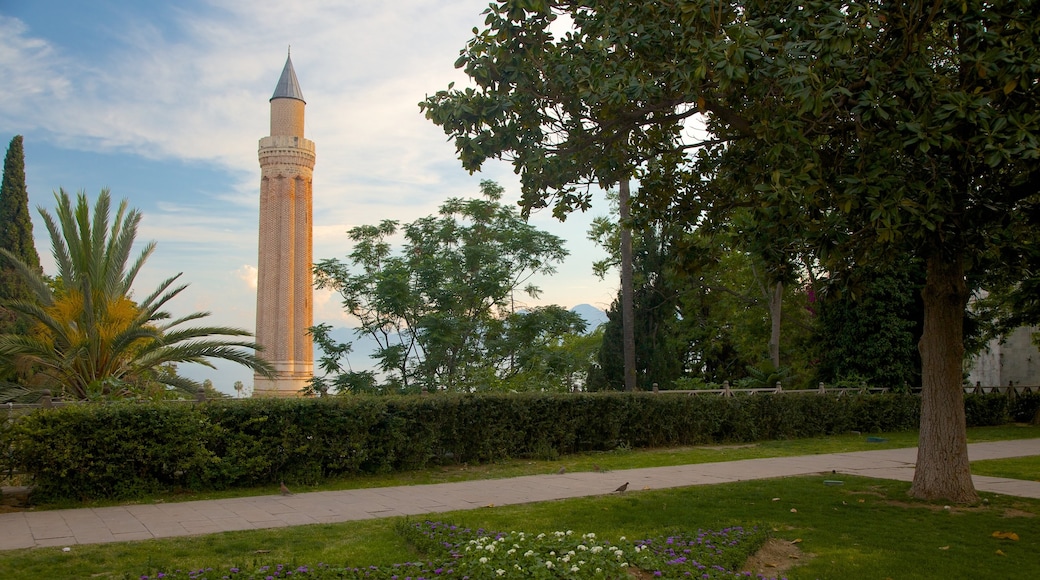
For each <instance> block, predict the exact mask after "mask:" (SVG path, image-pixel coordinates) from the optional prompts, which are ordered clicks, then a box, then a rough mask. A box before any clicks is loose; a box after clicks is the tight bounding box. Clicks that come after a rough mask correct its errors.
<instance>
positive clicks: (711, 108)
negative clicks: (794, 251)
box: [420, 0, 1040, 502]
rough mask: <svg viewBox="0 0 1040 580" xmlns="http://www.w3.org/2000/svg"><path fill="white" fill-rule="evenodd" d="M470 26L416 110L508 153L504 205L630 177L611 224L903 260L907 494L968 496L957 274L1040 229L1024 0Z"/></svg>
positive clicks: (561, 0) (607, 15)
mask: <svg viewBox="0 0 1040 580" xmlns="http://www.w3.org/2000/svg"><path fill="white" fill-rule="evenodd" d="M475 32H476V34H475V36H474V38H473V39H472V40H470V42H469V43H468V44H467V46H466V47H465V49H463V51H462V54H461V57H460V58H459V60H458V61H457V63H456V64H457V66H460V67H463V68H464V69H465V71H466V73H467V75H468V76H469V77H470V79H472V81H473V83H474V86H472V87H467V88H464V89H454V88H452V87H449V88H448V89H447V90H444V91H440V92H438V93H436V94H434V95H433V96H431V97H429V98H427V99H426V100H425V101H424V102H422V103H420V106H421V107H422V109H423V110H424V111H425V113H426V115H427V117H428V118H430V119H431V120H432V121H433V122H434V123H437V124H438V125H441V126H442V127H443V128H444V130H445V131H446V132H447V133H448V134H449V135H451V136H453V137H455V143H456V147H457V149H458V152H459V157H460V159H461V161H462V163H463V166H464V167H465V168H467V169H469V170H471V171H472V170H477V169H479V168H480V166H481V164H482V163H483V162H484V161H485V160H487V159H489V158H507V159H510V160H511V161H512V162H513V163H514V165H515V168H516V170H517V172H518V173H519V174H520V177H521V181H522V186H523V192H522V199H521V204H522V205H524V206H525V207H527V208H536V207H543V206H547V205H549V204H553V205H554V206H555V211H556V212H557V213H558V214H560V215H563V214H565V213H566V212H567V211H569V210H571V209H574V208H582V207H587V205H588V200H589V196H590V193H589V191H588V187H587V186H588V184H596V183H598V184H600V185H610V184H613V183H618V182H619V181H620V180H621V179H623V178H625V177H629V176H632V177H634V178H636V179H638V180H639V181H640V184H641V185H640V189H639V191H640V199H638V200H636V202H637V203H636V204H635V207H634V208H633V219H638V216H639V215H640V213H645V212H654V211H659V210H661V209H662V208H664V207H671V208H672V209H670V210H669V211H670V212H671V213H672V215H677V214H682V211H675V208H680V209H686V210H688V213H687V214H686V215H688V216H689V220H690V221H689V225H690V226H691V227H694V226H698V225H700V224H701V223H702V222H703V221H704V220H708V221H714V222H715V223H721V222H724V220H725V216H726V215H728V213H729V212H730V211H732V210H734V209H742V208H750V209H753V210H754V213H755V215H757V216H758V219H759V222H758V223H759V226H760V229H759V232H758V233H759V234H760V235H761V234H770V233H775V234H776V235H777V236H778V237H779V238H782V237H783V235H784V232H788V233H791V232H794V233H796V235H797V239H798V240H799V243H803V242H804V243H806V244H808V246H809V247H812V248H814V249H815V251H816V254H817V259H819V260H820V263H821V264H822V265H824V266H827V265H828V264H837V263H841V265H842V266H843V267H848V265H849V264H850V263H852V264H871V265H877V264H883V263H884V262H885V260H891V259H892V258H893V257H896V258H897V259H899V258H900V257H906V256H911V257H915V258H917V259H920V260H922V262H923V263H925V264H926V268H927V279H926V281H925V289H924V291H923V302H924V330H923V331H924V334H923V336H922V338H921V341H920V345H919V346H920V351H921V356H922V364H923V367H922V374H923V377H922V383H923V396H922V417H921V434H920V451H919V456H918V464H917V472H916V476H915V479H914V483H913V486H912V494H913V495H914V496H916V497H920V498H936V499H938V498H943V499H946V500H949V501H957V502H970V501H973V500H974V499H975V498H976V497H977V496H976V493H975V490H974V488H973V486H972V483H971V479H970V473H969V469H968V457H967V446H966V443H965V424H964V410H963V391H962V389H961V376H960V369H961V363H962V356H963V346H962V334H963V313H964V310H965V307H966V304H967V301H968V298H969V292H968V286H967V285H966V282H965V280H966V276H967V275H968V274H969V273H970V275H971V276H972V277H973V280H976V281H979V282H981V283H983V284H984V283H985V280H986V277H987V275H988V274H989V273H990V272H991V271H994V270H996V269H999V270H1000V271H1001V275H1002V276H1003V278H1002V279H1004V280H1006V279H1007V278H1008V277H1009V276H1010V277H1011V278H1014V277H1015V276H1019V277H1028V276H1031V275H1033V274H1030V273H1029V272H1028V271H1027V270H1026V269H1025V268H1024V267H1021V268H1020V267H1019V266H1018V264H1017V263H1015V262H1014V258H1015V257H1016V256H1021V255H1024V254H1027V253H1028V252H1029V250H1028V248H1035V247H1036V244H1037V242H1038V241H1040V240H1038V237H1040V228H1038V227H1037V225H1038V223H1037V222H1040V217H1038V216H1040V211H1038V209H1037V207H1038V205H1040V195H1038V193H1037V191H1038V184H1040V163H1038V158H1040V145H1038V143H1040V50H1038V48H1040V1H1037V0H995V1H985V2H984V1H981V0H956V1H953V0H932V1H928V2H925V1H920V0H919V1H912V2H903V1H899V2H896V1H864V2H847V1H842V2H835V1H833V0H812V1H809V2H803V1H798V2H795V1H793V0H789V1H788V0H759V1H754V0H748V1H743V2H741V1H730V2H725V1H723V2H719V1H717V0H660V1H645V2H642V1H628V2H625V1H617V0H573V1H572V0H500V1H497V2H494V3H492V4H491V6H490V7H489V8H488V10H487V11H486V12H485V28H484V30H476V31H475ZM695 119H703V124H702V125H701V126H700V127H698V128H697V129H698V130H693V126H692V123H693V121H694V120H695ZM677 175H685V176H686V179H685V180H684V179H681V178H676V176H677ZM658 183H669V184H679V187H669V188H660V189H655V187H654V185H655V184H658ZM1021 264H1022V265H1023V266H1025V265H1026V264H1027V261H1026V260H1022V261H1021Z"/></svg>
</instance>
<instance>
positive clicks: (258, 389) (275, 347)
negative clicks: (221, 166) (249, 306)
mask: <svg viewBox="0 0 1040 580" xmlns="http://www.w3.org/2000/svg"><path fill="white" fill-rule="evenodd" d="M305 105H306V102H305V101H304V100H303V93H302V92H301V91H300V85H299V83H298V82H297V80H296V72H295V71H294V70H293V66H292V60H291V59H289V58H287V59H286V61H285V68H284V69H283V70H282V76H281V78H280V79H279V81H278V87H277V88H276V89H275V91H274V96H272V97H271V135H270V136H269V137H264V138H262V139H260V153H259V155H260V244H259V246H260V253H259V261H258V263H257V270H258V272H257V287H256V341H257V343H259V344H260V345H261V346H263V347H264V349H263V351H261V352H260V356H261V357H263V358H264V359H266V360H267V361H269V362H270V363H271V364H273V365H274V367H275V369H276V370H277V371H278V376H277V377H276V378H274V379H269V378H266V377H263V376H261V375H254V377H253V396H254V397H297V396H300V394H301V393H300V391H301V390H302V389H303V388H305V387H306V386H307V382H308V381H309V380H310V379H311V377H312V376H313V375H314V350H313V349H314V347H313V341H312V340H311V337H310V335H309V334H308V333H307V329H308V328H310V327H311V326H312V325H313V320H314V310H313V309H314V303H313V294H312V292H313V284H312V277H311V263H312V258H313V256H312V254H311V229H312V224H313V217H312V209H311V197H312V183H313V178H312V175H313V170H314V143H313V142H311V141H308V140H307V139H304V138H303V113H304V106H305Z"/></svg>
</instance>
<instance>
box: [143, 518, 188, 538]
mask: <svg viewBox="0 0 1040 580" xmlns="http://www.w3.org/2000/svg"><path fill="white" fill-rule="evenodd" d="M145 525H146V526H147V527H148V531H149V532H151V534H152V535H153V536H155V537H156V538H172V537H174V536H187V535H190V534H188V530H186V529H184V526H182V525H180V524H179V523H176V522H151V523H146V524H145Z"/></svg>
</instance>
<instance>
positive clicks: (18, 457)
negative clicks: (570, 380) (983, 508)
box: [0, 393, 1035, 501]
mask: <svg viewBox="0 0 1040 580" xmlns="http://www.w3.org/2000/svg"><path fill="white" fill-rule="evenodd" d="M1017 404H1018V405H1019V407H1023V406H1024V403H1022V402H1021V401H1019V402H1018V403H1017ZM919 405H920V399H919V398H918V397H916V396H914V395H909V394H885V395H852V396H850V395H840V396H838V395H806V394H785V395H776V396H760V395H756V396H738V397H734V398H723V397H712V396H703V395H702V396H684V395H677V394H666V393H661V394H652V393H588V394H481V395H447V394H435V395H425V396H413V397H332V398H320V399H249V400H217V401H210V402H206V403H198V404H172V403H129V402H128V403H117V404H112V405H75V406H66V407H61V408H55V409H40V410H38V411H36V412H34V413H32V414H29V415H25V416H22V417H19V418H16V419H13V420H11V421H8V422H3V423H2V424H3V425H5V427H4V428H3V430H2V432H0V439H2V441H0V445H2V448H3V449H9V450H10V453H9V455H7V456H6V458H5V459H0V461H6V462H7V463H8V464H9V465H7V466H6V468H9V469H12V468H13V469H14V470H16V471H21V472H23V473H26V474H28V475H29V476H31V478H32V481H33V486H34V492H33V493H34V499H36V500H39V501H54V500H62V499H75V500H87V499H126V498H132V497H135V496H139V495H142V494H147V493H156V492H167V491H175V490H186V491H205V490H218V489H226V488H232V487H241V486H256V485H265V484H270V483H273V482H277V481H279V480H284V481H286V482H287V483H297V484H299V483H302V484H315V483H318V482H321V481H324V480H327V479H330V478H341V477H349V476H356V475H363V474H372V473H384V472H391V471H401V470H411V469H419V468H424V467H428V466H432V465H439V464H448V463H469V464H479V463H487V462H494V461H499V460H503V459H508V458H520V457H533V458H539V459H553V458H555V457H557V456H559V455H563V454H571V453H580V452H589V451H606V450H610V449H614V448H617V447H628V448H653V447H671V446H683V445H698V444H707V443H730V442H751V441H760V440H769V439H788V438H802V437H814V436H821V435H829V434H836V433H846V432H849V431H853V430H855V431H860V432H864V433H868V432H880V431H906V430H913V429H916V428H917V426H918V417H919V410H920V408H919ZM965 408H966V410H967V415H968V424H969V425H995V424H1001V423H1004V422H1006V421H1007V420H1008V413H1009V404H1008V400H1007V398H1005V397H1003V396H1001V395H967V396H966V406H965ZM1033 408H1034V410H1035V406H1034V407H1033ZM1016 409H1017V410H1016V412H1021V413H1025V412H1026V409H1025V408H1024V407H1023V409H1018V408H1017V407H1016ZM0 467H2V466H0Z"/></svg>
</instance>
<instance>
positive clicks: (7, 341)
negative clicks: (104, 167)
mask: <svg viewBox="0 0 1040 580" xmlns="http://www.w3.org/2000/svg"><path fill="white" fill-rule="evenodd" d="M55 198H56V200H57V202H58V207H57V221H56V220H55V218H54V217H52V216H51V214H49V213H48V212H47V211H45V210H43V209H41V210H40V214H41V215H42V216H43V219H44V223H45V224H46V226H47V231H48V233H49V234H50V237H51V245H52V248H53V254H54V259H55V262H56V263H57V268H58V272H57V278H58V279H60V281H61V283H60V284H52V283H50V281H49V280H48V279H46V278H44V277H43V275H42V274H41V273H40V272H38V271H37V269H35V268H33V267H32V266H31V265H30V264H27V263H26V262H24V261H22V260H21V258H20V257H19V256H17V255H15V254H14V253H12V252H9V251H7V250H0V254H2V255H3V258H4V261H5V262H6V263H9V264H12V265H13V266H14V268H15V270H16V271H17V272H18V274H19V275H20V276H21V277H22V280H23V281H24V282H25V283H26V284H27V285H28V287H29V288H30V289H31V291H32V298H31V299H22V300H16V301H14V302H11V303H9V307H10V308H11V309H12V310H14V311H16V312H18V313H20V314H22V315H23V316H25V317H27V318H29V319H31V320H32V321H33V322H34V325H35V326H34V328H33V332H32V333H29V334H4V335H0V367H3V368H8V369H19V368H27V367H32V368H35V369H37V372H36V378H37V379H39V383H38V384H37V385H36V386H37V387H39V388H48V389H50V390H51V392H52V393H53V394H55V395H58V396H66V397H70V398H73V399H105V398H112V397H117V398H118V397H125V396H139V397H140V396H143V397H161V396H164V395H165V387H166V386H169V387H173V388H177V389H182V390H185V391H187V392H188V393H189V394H190V395H194V394H195V391H196V390H197V388H198V387H199V385H198V384H196V383H195V382H194V381H190V380H188V379H185V378H183V377H180V376H179V375H177V374H176V372H171V371H170V369H171V368H173V367H172V366H171V365H172V364H176V363H190V362H193V363H200V364H204V365H207V366H212V363H210V362H209V359H211V358H218V359H224V360H229V361H232V362H236V363H239V364H242V365H245V366H247V367H249V368H251V369H253V370H255V371H258V372H261V373H268V374H270V373H271V372H273V370H272V368H271V366H270V364H268V363H267V362H266V361H263V360H262V359H259V358H258V357H256V356H255V355H254V354H253V353H252V352H249V351H248V350H244V349H250V350H251V349H255V348H257V345H255V344H254V343H252V342H248V341H243V340H238V339H235V338H230V339H225V338H219V337H221V336H227V337H244V336H249V333H248V332H246V331H244V330H239V329H236V328H228V327H211V326H194V327H185V326H184V325H185V324H187V323H190V322H194V321H196V320H199V319H201V318H204V317H206V316H208V315H209V313H207V312H196V313H192V314H188V315H187V316H183V317H181V318H172V316H171V315H170V314H169V313H168V312H166V311H164V310H162V309H163V308H164V307H165V306H166V304H167V303H168V302H169V301H170V300H172V299H173V298H174V297H176V296H177V295H178V294H180V293H181V291H183V290H184V289H185V288H187V285H186V284H183V285H179V286H177V285H175V283H176V281H177V279H178V278H179V277H180V274H177V275H176V276H173V277H171V278H168V279H166V280H165V281H164V282H162V283H161V284H160V285H159V287H158V288H156V289H155V290H154V291H153V292H152V293H151V294H149V295H148V296H146V297H145V298H144V299H143V300H141V301H140V302H139V303H135V302H134V301H132V300H131V299H130V294H131V287H132V285H133V282H134V280H135V278H136V277H137V274H138V272H140V270H141V268H142V267H143V266H144V263H145V261H146V260H147V259H148V257H149V256H150V255H151V253H152V251H153V250H154V249H155V243H154V242H151V243H148V244H146V245H145V247H144V248H143V249H142V251H141V253H140V255H139V256H138V257H137V259H136V260H134V261H133V262H132V263H131V262H130V258H131V256H130V254H131V250H132V246H133V243H134V239H135V238H136V235H137V225H138V223H139V222H140V220H141V214H140V213H139V212H138V211H137V210H134V209H129V207H128V205H127V202H126V201H125V200H124V201H123V202H122V203H120V204H119V208H118V210H117V211H116V215H115V218H114V219H113V220H112V221H111V223H110V221H109V219H110V217H109V209H110V204H111V200H110V197H109V193H108V191H107V190H102V192H101V194H100V195H99V196H98V198H97V200H96V202H95V204H94V208H93V215H92V214H91V208H90V206H89V205H88V203H87V198H86V195H85V194H83V193H80V194H79V195H78V196H77V199H76V202H75V205H73V202H72V199H71V198H70V197H69V195H68V194H67V193H66V192H65V191H64V190H61V191H60V192H59V193H56V194H55ZM214 337H217V338H214Z"/></svg>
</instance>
